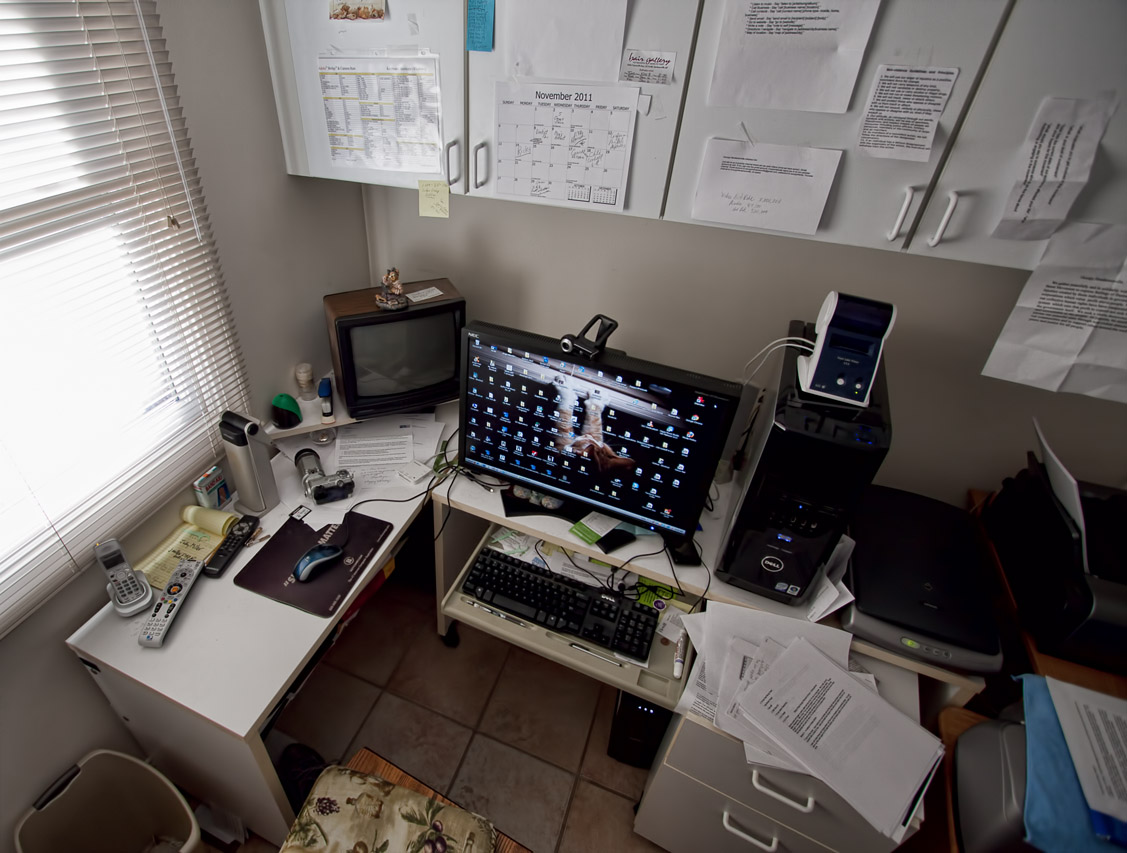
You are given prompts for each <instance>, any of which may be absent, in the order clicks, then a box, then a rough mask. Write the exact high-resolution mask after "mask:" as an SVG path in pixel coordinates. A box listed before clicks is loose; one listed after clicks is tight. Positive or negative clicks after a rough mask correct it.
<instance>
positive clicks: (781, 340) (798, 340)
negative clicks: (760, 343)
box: [743, 337, 814, 382]
mask: <svg viewBox="0 0 1127 853" xmlns="http://www.w3.org/2000/svg"><path fill="white" fill-rule="evenodd" d="M787 341H792V342H794V343H802V344H808V345H809V346H810V348H811V349H813V348H814V341H811V340H809V339H807V338H798V337H787V338H776V339H775V340H773V341H771V343H769V344H767V345H766V346H764V347H763V349H761V350H760V351H759V352H757V353H756V354H755V355H753V356H752V357H751V358H749V359H748V360H747V363H746V364H745V365H744V369H743V373H747V369H748V368H749V367H751V363H752V362H753V361H755V360H756V359H757V358H759V356H761V355H763V353H765V352H767V350H768V349H770V348H771V347H773V346H775V344H782V343H785V342H787ZM754 375H755V374H754V373H753V374H752V376H754ZM744 381H745V382H747V381H749V380H747V379H745V380H744Z"/></svg>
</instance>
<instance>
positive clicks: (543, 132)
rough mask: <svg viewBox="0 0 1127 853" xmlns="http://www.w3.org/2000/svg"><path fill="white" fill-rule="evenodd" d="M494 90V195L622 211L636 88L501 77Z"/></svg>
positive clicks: (635, 110)
mask: <svg viewBox="0 0 1127 853" xmlns="http://www.w3.org/2000/svg"><path fill="white" fill-rule="evenodd" d="M496 93H497V101H496V104H497V107H496V113H495V116H496V125H497V135H496V143H497V144H496V145H495V146H494V147H495V149H496V152H497V153H496V159H495V160H494V163H493V165H494V169H495V174H496V176H497V180H496V187H497V189H496V192H497V194H498V195H506V196H517V197H519V198H543V199H551V200H553V201H555V202H557V203H559V204H562V205H565V206H567V207H580V208H583V209H585V210H600V209H602V210H622V209H623V206H624V204H625V202H626V181H627V177H628V176H629V173H630V150H631V148H632V147H633V139H634V119H635V116H636V115H637V111H638V93H639V90H638V88H637V87H636V86H589V85H585V84H577V83H513V82H508V81H506V82H498V83H497V89H496Z"/></svg>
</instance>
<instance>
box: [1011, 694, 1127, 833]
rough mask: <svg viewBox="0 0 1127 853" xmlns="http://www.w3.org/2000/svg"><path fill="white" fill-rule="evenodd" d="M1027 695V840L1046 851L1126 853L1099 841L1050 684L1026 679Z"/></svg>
mask: <svg viewBox="0 0 1127 853" xmlns="http://www.w3.org/2000/svg"><path fill="white" fill-rule="evenodd" d="M1020 679H1021V681H1022V684H1023V688H1024V694H1025V840H1026V841H1028V842H1029V843H1030V844H1032V845H1033V846H1034V847H1037V848H1038V849H1040V850H1046V851H1050V853H1051V851H1057V850H1068V851H1077V853H1082V851H1094V853H1113V851H1114V853H1122V848H1120V847H1117V846H1116V845H1114V844H1111V843H1109V842H1107V841H1102V840H1100V839H1099V838H1097V837H1096V834H1095V832H1093V830H1092V823H1091V819H1090V814H1091V812H1090V811H1089V809H1088V801H1087V800H1085V799H1084V792H1083V790H1082V789H1081V788H1080V780H1079V779H1078V778H1077V776H1076V768H1075V767H1074V766H1073V764H1072V755H1071V753H1069V751H1068V743H1067V742H1066V741H1065V739H1064V732H1063V731H1062V730H1061V727H1060V720H1058V719H1057V711H1056V708H1055V707H1054V706H1053V699H1052V696H1050V695H1049V686H1048V684H1046V683H1045V679H1044V678H1043V677H1042V676H1040V675H1022V676H1020Z"/></svg>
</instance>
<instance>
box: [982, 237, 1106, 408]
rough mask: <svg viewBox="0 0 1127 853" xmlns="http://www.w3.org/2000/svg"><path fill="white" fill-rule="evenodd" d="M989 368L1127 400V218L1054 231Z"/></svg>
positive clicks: (1014, 378)
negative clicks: (1121, 221) (1123, 221)
mask: <svg viewBox="0 0 1127 853" xmlns="http://www.w3.org/2000/svg"><path fill="white" fill-rule="evenodd" d="M982 373H983V375H984V376H993V377H995V378H997V379H1008V380H1010V381H1011V382H1021V383H1023V384H1025V385H1033V386H1035V387H1037V388H1045V389H1048V390H1050V391H1069V392H1071V393H1074V394H1087V395H1088V396H1090V397H1101V398H1103V399H1105V400H1117V401H1118V402H1120V403H1127V226H1125V225H1095V224H1092V223H1088V222H1070V223H1067V224H1066V225H1064V226H1063V227H1061V229H1060V230H1059V231H1058V232H1057V233H1056V234H1054V235H1053V236H1052V238H1051V239H1050V240H1049V244H1048V246H1046V247H1045V253H1044V255H1042V256H1041V263H1040V265H1039V266H1038V267H1037V269H1035V270H1034V271H1033V273H1032V274H1031V275H1030V276H1029V281H1028V282H1026V284H1025V287H1024V289H1023V290H1022V291H1021V295H1020V296H1019V297H1018V300H1017V305H1016V306H1015V307H1014V310H1013V313H1011V314H1010V317H1009V319H1008V320H1006V325H1005V326H1004V327H1003V328H1002V333H1001V334H1000V335H999V336H998V340H997V342H996V343H995V344H994V349H993V351H992V352H991V353H990V358H989V359H987V361H986V366H985V367H983V368H982Z"/></svg>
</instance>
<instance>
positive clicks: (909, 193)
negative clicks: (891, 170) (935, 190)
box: [888, 187, 916, 243]
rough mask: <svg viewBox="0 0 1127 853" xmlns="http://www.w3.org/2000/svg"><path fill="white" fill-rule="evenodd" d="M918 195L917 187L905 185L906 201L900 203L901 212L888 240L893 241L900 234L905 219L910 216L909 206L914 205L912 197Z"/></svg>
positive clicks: (897, 215) (889, 233)
mask: <svg viewBox="0 0 1127 853" xmlns="http://www.w3.org/2000/svg"><path fill="white" fill-rule="evenodd" d="M915 197H916V188H915V187H904V203H903V204H902V205H900V212H899V213H898V214H896V224H895V225H893V226H892V230H891V231H889V232H888V242H889V243H891V242H892V241H893V240H895V239H896V238H897V237H899V236H900V229H901V228H903V227H904V220H905V219H906V218H907V217H908V208H910V207H911V206H912V199H913V198H915Z"/></svg>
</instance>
